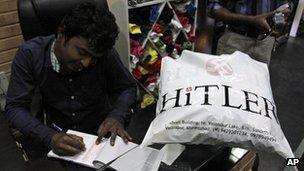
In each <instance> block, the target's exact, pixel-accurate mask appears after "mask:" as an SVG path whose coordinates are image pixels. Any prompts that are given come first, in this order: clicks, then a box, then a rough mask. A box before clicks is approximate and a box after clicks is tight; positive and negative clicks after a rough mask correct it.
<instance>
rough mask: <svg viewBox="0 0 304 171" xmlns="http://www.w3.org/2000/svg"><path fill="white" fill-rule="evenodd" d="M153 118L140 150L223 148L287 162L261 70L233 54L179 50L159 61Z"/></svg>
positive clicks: (288, 154)
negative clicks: (183, 145)
mask: <svg viewBox="0 0 304 171" xmlns="http://www.w3.org/2000/svg"><path fill="white" fill-rule="evenodd" d="M160 76H161V79H160V88H159V100H158V102H157V109H156V118H155V119H154V120H153V122H152V123H151V125H150V127H149V129H148V131H147V133H146V136H145V138H144V140H143V142H142V145H144V146H145V145H150V144H153V143H190V144H227V145H230V146H236V147H242V148H247V149H255V150H258V151H268V152H275V153H277V154H279V155H281V156H283V157H285V158H289V157H293V154H292V151H291V148H290V146H289V144H288V142H287V140H286V138H285V136H284V134H283V132H282V130H281V127H280V123H279V120H278V117H277V111H276V106H275V103H274V100H273V96H272V91H271V86H270V79H269V72H268V68H267V65H266V64H264V63H261V62H258V61H255V60H253V59H251V58H250V57H249V56H248V55H246V54H244V53H242V52H238V51H236V52H235V53H233V54H231V55H221V56H214V55H207V54H202V53H195V52H191V51H183V53H182V55H181V57H180V58H179V59H172V58H170V57H165V58H163V59H162V66H161V75H160Z"/></svg>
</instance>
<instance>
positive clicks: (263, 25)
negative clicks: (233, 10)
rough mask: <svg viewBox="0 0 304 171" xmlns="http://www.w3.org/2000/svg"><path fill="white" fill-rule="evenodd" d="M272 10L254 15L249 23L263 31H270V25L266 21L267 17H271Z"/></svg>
mask: <svg viewBox="0 0 304 171" xmlns="http://www.w3.org/2000/svg"><path fill="white" fill-rule="evenodd" d="M273 15H274V12H269V13H266V14H261V15H256V16H252V17H251V25H252V26H254V27H256V28H257V29H259V30H261V31H262V32H263V33H269V32H271V27H270V25H269V23H268V22H267V19H269V18H272V17H273Z"/></svg>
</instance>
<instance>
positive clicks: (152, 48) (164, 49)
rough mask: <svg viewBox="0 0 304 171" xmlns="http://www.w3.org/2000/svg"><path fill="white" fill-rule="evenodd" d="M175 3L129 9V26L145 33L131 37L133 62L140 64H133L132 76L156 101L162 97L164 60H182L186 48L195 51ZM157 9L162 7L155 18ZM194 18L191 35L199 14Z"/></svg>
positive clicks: (156, 0) (152, 3)
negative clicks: (131, 25) (134, 25)
mask: <svg viewBox="0 0 304 171" xmlns="http://www.w3.org/2000/svg"><path fill="white" fill-rule="evenodd" d="M189 1H191V3H194V2H195V4H196V5H197V0H189ZM175 2H177V1H174V0H154V1H148V2H144V3H142V4H137V5H136V6H133V7H129V23H132V24H137V26H138V28H140V30H142V34H140V33H139V32H138V33H137V34H131V33H130V35H129V36H130V45H131V47H130V48H131V49H130V51H131V54H133V55H135V56H132V58H130V59H136V60H137V61H138V62H137V63H132V67H133V68H132V69H133V70H132V74H133V76H134V77H135V78H136V80H137V82H138V85H139V86H140V87H141V88H142V89H143V90H144V91H145V92H146V93H145V94H148V95H150V97H151V96H153V97H154V98H156V99H157V98H158V97H157V94H158V92H157V91H158V86H159V85H158V79H159V74H160V65H161V60H162V58H163V57H165V56H171V57H173V58H178V57H179V56H180V55H181V53H182V51H183V50H184V49H188V50H193V48H194V46H193V42H191V41H190V40H189V36H188V34H187V33H186V31H185V28H184V26H183V24H182V23H181V21H180V19H179V17H178V15H180V14H181V13H179V12H178V11H175V10H176V9H175V8H176V7H175V6H174V3H175ZM155 8H158V10H157V11H158V13H157V15H155V14H156V12H155V11H156V9H155ZM195 9H196V8H195ZM150 14H153V15H155V16H153V17H151V16H150V17H151V18H153V19H154V20H153V22H152V21H151V18H150V17H149V15H150ZM190 17H191V18H190V19H189V20H190V21H191V23H189V24H191V30H190V32H191V31H192V32H193V33H194V32H195V20H196V12H195V14H194V16H190ZM134 42H135V43H134ZM184 45H187V46H184ZM130 61H131V60H130ZM131 62H132V61H131ZM135 62H136V61H135Z"/></svg>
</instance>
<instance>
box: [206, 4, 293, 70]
mask: <svg viewBox="0 0 304 171" xmlns="http://www.w3.org/2000/svg"><path fill="white" fill-rule="evenodd" d="M208 10H209V15H210V16H211V17H213V18H215V19H216V25H217V26H219V25H222V26H224V27H225V32H224V33H223V35H222V36H221V37H220V38H219V40H218V43H217V49H216V54H217V55H221V54H231V53H233V52H234V51H236V50H239V51H242V52H244V53H247V54H248V55H249V56H250V57H252V58H253V59H255V60H258V61H260V62H264V63H267V64H268V65H269V62H270V59H271V54H272V50H273V47H274V43H275V35H276V34H278V33H277V32H276V30H274V27H275V25H276V24H284V21H285V20H286V18H287V16H288V14H289V12H290V6H289V4H288V1H286V0H209V4H208ZM215 36H217V35H215Z"/></svg>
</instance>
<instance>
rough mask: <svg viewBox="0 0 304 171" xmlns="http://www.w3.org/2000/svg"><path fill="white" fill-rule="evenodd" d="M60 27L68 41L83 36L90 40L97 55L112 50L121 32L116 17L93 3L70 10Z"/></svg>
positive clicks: (90, 45)
mask: <svg viewBox="0 0 304 171" xmlns="http://www.w3.org/2000/svg"><path fill="white" fill-rule="evenodd" d="M60 26H61V27H62V28H63V30H62V34H63V35H64V36H65V39H66V40H69V39H70V38H72V37H74V36H81V37H83V38H85V39H86V40H88V43H89V48H90V50H92V51H93V52H94V53H97V54H105V53H106V52H108V51H109V50H110V49H112V47H113V46H114V44H115V41H116V39H117V36H118V32H119V31H118V26H117V24H116V22H115V17H114V15H113V14H112V13H111V12H110V11H109V10H108V9H106V8H100V7H97V6H96V4H95V3H93V2H85V3H81V4H79V5H77V6H76V7H75V8H73V9H72V10H70V11H69V12H68V13H67V14H66V15H65V17H64V18H63V20H62V22H61V24H60Z"/></svg>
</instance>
